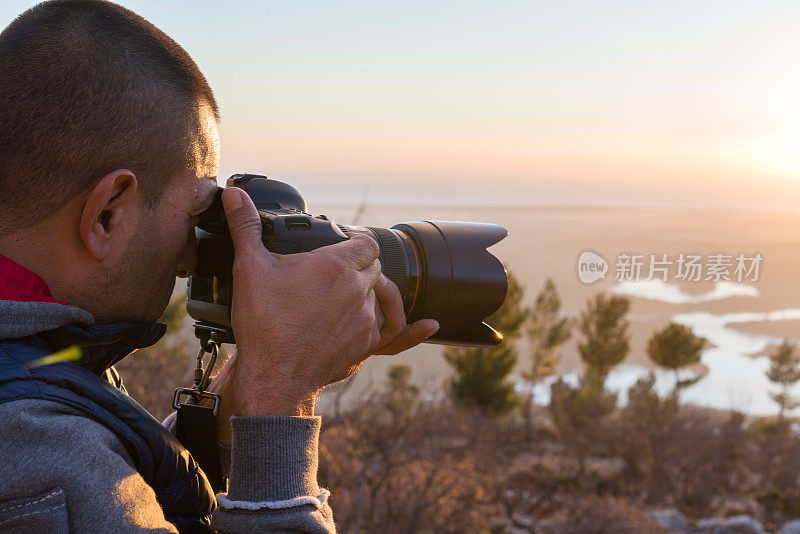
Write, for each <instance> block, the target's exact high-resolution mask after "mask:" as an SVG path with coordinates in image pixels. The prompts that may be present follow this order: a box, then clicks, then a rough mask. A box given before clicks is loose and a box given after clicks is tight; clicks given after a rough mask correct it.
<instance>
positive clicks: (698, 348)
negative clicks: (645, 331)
mask: <svg viewBox="0 0 800 534" xmlns="http://www.w3.org/2000/svg"><path fill="white" fill-rule="evenodd" d="M705 344H706V339H705V338H702V337H698V336H696V335H694V332H692V329H691V328H689V327H687V326H684V325H682V324H677V323H670V324H668V325H667V326H665V327H664V328H662V329H661V330H659V331H657V332H655V333H654V334H653V335H652V336H651V337H650V340H649V341H648V342H647V355H648V356H649V357H650V359H651V360H652V361H653V363H655V364H656V365H658V366H659V367H663V368H664V369H668V370H670V371H672V372H673V374H674V376H675V385H674V387H673V389H672V394H673V395H674V396H675V397H677V396H678V394H679V392H680V390H681V389H683V388H685V387H688V386H691V385H692V384H695V383H697V382H698V381H699V380H700V379H701V378H703V377H704V376H705V372H703V373H698V374H697V375H695V376H694V377H691V378H685V379H682V380H681V379H680V376H679V371H680V370H681V369H683V368H685V367H688V366H690V365H695V364H698V363H700V356H701V354H702V352H703V347H704V346H705Z"/></svg>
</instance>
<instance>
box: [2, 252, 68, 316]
mask: <svg viewBox="0 0 800 534" xmlns="http://www.w3.org/2000/svg"><path fill="white" fill-rule="evenodd" d="M0 300H13V301H16V302H54V303H57V304H66V303H65V302H60V301H58V300H55V299H54V298H53V294H52V293H50V288H49V287H47V282H45V281H44V280H42V277H40V276H39V275H38V274H36V273H34V272H33V271H29V270H28V269H26V268H25V267H23V266H22V265H20V264H19V263H17V262H15V261H13V260H11V259H9V258H6V257H5V256H3V255H2V254H0Z"/></svg>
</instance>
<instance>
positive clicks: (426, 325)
mask: <svg viewBox="0 0 800 534" xmlns="http://www.w3.org/2000/svg"><path fill="white" fill-rule="evenodd" d="M438 330H439V323H438V322H437V321H435V320H434V319H420V320H419V321H416V322H415V323H412V324H410V325H408V326H407V327H406V330H405V332H403V333H402V334H400V336H398V337H397V338H396V339H395V340H394V341H392V342H391V343H389V344H388V345H386V346H385V347H381V348H380V350H378V352H376V354H385V355H389V354H399V353H401V352H403V351H404V350H408V349H410V348H412V347H416V346H417V345H419V344H420V343H422V342H423V341H425V340H426V339H428V338H429V337H431V336H432V335H433V334H435V333H436V332H437V331H438Z"/></svg>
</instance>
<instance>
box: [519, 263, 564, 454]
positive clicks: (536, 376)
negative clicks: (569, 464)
mask: <svg viewBox="0 0 800 534" xmlns="http://www.w3.org/2000/svg"><path fill="white" fill-rule="evenodd" d="M560 312H561V299H560V298H559V296H558V292H557V291H556V285H555V283H554V282H553V280H551V279H550V278H548V279H547V281H546V282H545V284H544V287H543V288H542V290H541V291H540V292H539V295H538V296H537V297H536V302H535V303H534V305H533V308H531V310H530V321H529V325H528V328H527V335H528V341H529V343H530V358H531V367H530V369H529V370H528V371H526V372H525V373H523V378H525V380H526V381H527V383H528V396H527V398H526V399H525V404H524V409H523V413H524V416H525V436H526V439H530V438H531V435H532V433H533V396H534V395H533V392H534V388H535V386H536V384H538V383H539V382H541V381H542V380H544V379H545V378H547V377H549V376H551V375H553V374H554V373H555V372H556V367H557V366H558V362H559V357H558V354H557V353H556V349H557V348H558V347H560V346H561V345H563V344H564V343H566V342H567V341H568V340H569V338H570V336H571V335H572V332H571V329H572V321H571V320H570V319H569V318H568V317H562V316H561V313H560Z"/></svg>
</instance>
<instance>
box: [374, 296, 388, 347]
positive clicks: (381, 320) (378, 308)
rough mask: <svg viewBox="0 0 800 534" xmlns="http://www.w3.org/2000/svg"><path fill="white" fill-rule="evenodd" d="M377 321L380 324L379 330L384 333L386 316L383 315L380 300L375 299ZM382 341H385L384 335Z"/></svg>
mask: <svg viewBox="0 0 800 534" xmlns="http://www.w3.org/2000/svg"><path fill="white" fill-rule="evenodd" d="M375 320H376V322H377V323H378V330H379V331H380V332H383V325H385V324H386V316H385V315H383V310H382V309H381V303H380V301H379V300H378V299H375ZM381 339H383V334H381Z"/></svg>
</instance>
